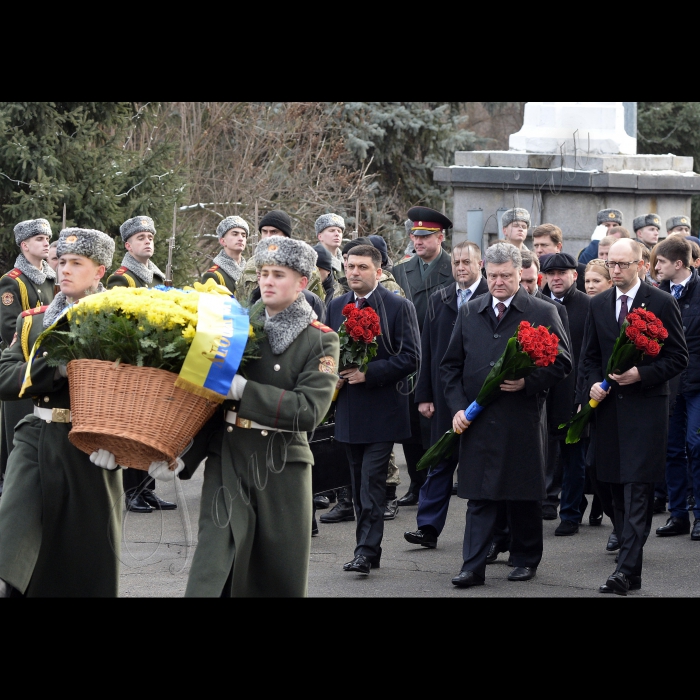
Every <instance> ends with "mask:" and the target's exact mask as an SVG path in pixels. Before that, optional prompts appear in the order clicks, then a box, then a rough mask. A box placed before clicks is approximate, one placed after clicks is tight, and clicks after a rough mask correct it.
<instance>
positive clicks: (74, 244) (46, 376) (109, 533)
mask: <svg viewBox="0 0 700 700" xmlns="http://www.w3.org/2000/svg"><path fill="white" fill-rule="evenodd" d="M57 254H58V257H59V270H60V278H61V291H60V292H59V293H58V294H57V295H56V297H55V299H54V300H53V302H52V303H51V304H50V305H49V306H48V307H46V306H43V307H40V308H38V309H30V310H28V311H24V312H22V314H21V316H20V318H19V319H18V322H17V335H16V340H15V341H14V342H13V344H12V345H11V346H10V347H9V348H7V349H6V350H5V351H4V352H3V353H2V356H1V357H0V399H2V401H16V400H17V399H18V398H19V392H20V387H22V386H23V384H24V385H25V386H26V387H28V388H27V389H26V393H25V394H24V395H25V396H27V395H29V396H31V397H32V398H33V399H34V404H35V406H34V414H33V415H28V416H26V417H25V418H24V419H23V420H22V421H21V422H20V423H19V424H18V425H17V428H16V430H15V448H14V449H13V451H12V453H11V454H10V459H9V460H8V464H7V476H6V483H5V492H4V494H3V497H2V499H0V596H8V595H9V594H10V593H13V590H12V589H14V592H15V594H23V595H26V596H29V597H33V596H42V597H47V596H50V597H61V596H78V597H89V596H95V597H116V596H117V591H118V583H119V546H120V541H121V508H120V507H119V499H120V496H121V492H122V478H121V470H119V469H116V466H117V465H116V464H114V462H113V460H112V463H111V464H108V465H105V468H104V469H99V468H97V467H96V466H95V465H94V464H92V463H91V460H90V457H89V456H88V455H87V454H86V453H84V452H81V451H80V450H79V449H77V448H76V447H74V446H73V445H72V444H71V443H70V442H69V440H68V433H69V432H70V429H71V411H70V408H71V406H70V394H69V391H68V382H67V380H66V372H65V367H58V368H54V367H49V365H48V364H47V358H46V357H45V356H44V355H43V354H41V353H39V354H38V355H37V356H35V357H34V358H33V361H32V363H31V368H30V370H29V374H28V375H27V359H28V357H29V352H30V350H31V348H32V346H33V345H34V341H35V340H36V338H37V337H38V336H39V335H40V334H41V332H42V331H44V330H45V329H46V328H47V327H48V326H50V325H51V324H52V323H53V322H54V321H56V319H57V318H58V317H59V316H60V315H61V313H62V312H63V311H64V310H65V309H66V308H67V307H68V306H69V305H70V304H72V303H75V302H78V301H79V300H80V299H82V298H83V297H85V296H86V295H88V294H94V293H95V292H103V291H104V287H103V286H102V284H101V283H100V279H102V277H103V276H104V273H105V269H106V268H107V267H109V266H110V265H111V264H112V256H113V254H114V241H113V240H112V239H111V238H110V237H109V236H108V235H107V234H105V233H102V232H101V231H95V230H92V229H82V228H67V229H64V230H63V231H61V235H60V238H59V241H58V248H57ZM125 408H127V407H125Z"/></svg>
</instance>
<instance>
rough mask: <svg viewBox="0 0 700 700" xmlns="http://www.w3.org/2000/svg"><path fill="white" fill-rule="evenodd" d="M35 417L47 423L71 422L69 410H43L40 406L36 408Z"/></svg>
mask: <svg viewBox="0 0 700 700" xmlns="http://www.w3.org/2000/svg"><path fill="white" fill-rule="evenodd" d="M34 415H35V416H37V417H39V418H41V420H45V421H46V422H47V423H70V422H71V415H70V409H69V408H41V407H40V406H34Z"/></svg>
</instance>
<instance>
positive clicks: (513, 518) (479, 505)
mask: <svg viewBox="0 0 700 700" xmlns="http://www.w3.org/2000/svg"><path fill="white" fill-rule="evenodd" d="M504 504H505V508H506V512H507V518H508V529H509V531H510V554H511V558H512V561H513V565H514V566H529V567H530V568H533V569H536V568H537V567H538V566H539V563H540V561H541V560H542V547H543V536H542V503H541V501H486V500H475V499H469V504H468V505H467V518H466V525H465V528H464V543H463V545H462V557H463V559H464V564H463V565H462V571H473V572H474V573H475V574H476V575H477V576H479V577H480V578H482V579H483V578H486V555H487V554H488V551H489V547H490V546H491V542H492V540H493V537H494V532H495V529H496V525H497V523H498V518H499V514H500V515H501V516H502V514H503V506H504Z"/></svg>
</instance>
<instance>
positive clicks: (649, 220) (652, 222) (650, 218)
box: [632, 214, 661, 231]
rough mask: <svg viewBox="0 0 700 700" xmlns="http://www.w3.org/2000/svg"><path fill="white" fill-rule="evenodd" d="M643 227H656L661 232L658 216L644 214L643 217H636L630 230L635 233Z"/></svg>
mask: <svg viewBox="0 0 700 700" xmlns="http://www.w3.org/2000/svg"><path fill="white" fill-rule="evenodd" d="M645 226H656V228H658V229H659V230H661V220H660V219H659V215H658V214H646V215H645V216H637V217H636V218H635V220H634V221H633V222H632V228H633V229H634V230H635V231H639V229H640V228H644V227H645Z"/></svg>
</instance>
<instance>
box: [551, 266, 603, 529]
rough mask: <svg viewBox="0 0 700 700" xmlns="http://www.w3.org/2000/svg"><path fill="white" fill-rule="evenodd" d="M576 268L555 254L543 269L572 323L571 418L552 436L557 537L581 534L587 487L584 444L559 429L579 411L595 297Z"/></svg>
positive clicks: (566, 403) (567, 397)
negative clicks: (557, 468) (579, 375)
mask: <svg viewBox="0 0 700 700" xmlns="http://www.w3.org/2000/svg"><path fill="white" fill-rule="evenodd" d="M576 267H577V263H576V260H574V258H573V256H571V255H569V254H568V253H554V255H550V256H549V257H548V258H547V260H546V261H545V263H544V264H543V265H542V273H543V274H544V276H545V277H546V278H547V286H548V288H549V295H550V297H551V298H552V300H553V301H555V302H556V303H557V304H560V305H562V306H564V307H565V308H566V313H567V316H568V321H569V343H570V346H571V355H572V359H573V371H572V372H571V374H570V375H569V376H570V377H571V379H572V381H571V382H570V383H569V384H568V386H567V393H566V394H565V395H564V396H563V397H562V398H563V404H564V405H563V409H564V413H565V415H566V414H567V413H568V414H569V415H568V416H566V417H565V418H564V419H563V420H559V419H557V422H556V423H554V424H552V423H551V422H550V431H551V432H552V436H553V437H556V439H557V441H558V443H559V454H560V455H561V464H562V487H561V508H560V511H559V517H560V518H561V523H560V524H559V526H558V527H557V529H556V530H555V531H554V534H555V535H574V534H576V533H577V532H578V525H579V522H580V520H581V517H582V515H583V513H580V512H579V506H580V505H581V500H582V498H583V490H584V487H585V484H586V462H585V454H584V451H583V446H584V444H585V443H584V441H583V440H580V441H579V442H577V443H574V444H572V445H567V444H566V442H565V437H566V431H565V430H559V429H558V426H559V425H561V423H563V422H564V421H565V420H567V419H568V418H569V417H570V415H571V414H573V413H574V411H575V410H576V407H575V398H576V396H575V394H576V386H575V380H576V372H577V369H578V362H579V354H580V352H581V346H582V345H583V334H584V331H585V329H586V319H587V317H588V306H589V304H590V303H591V297H589V296H588V295H587V294H584V293H583V292H581V291H579V290H578V289H577V287H576V278H577V277H578V273H577V270H576ZM562 384H565V382H562ZM560 386H561V385H560Z"/></svg>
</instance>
